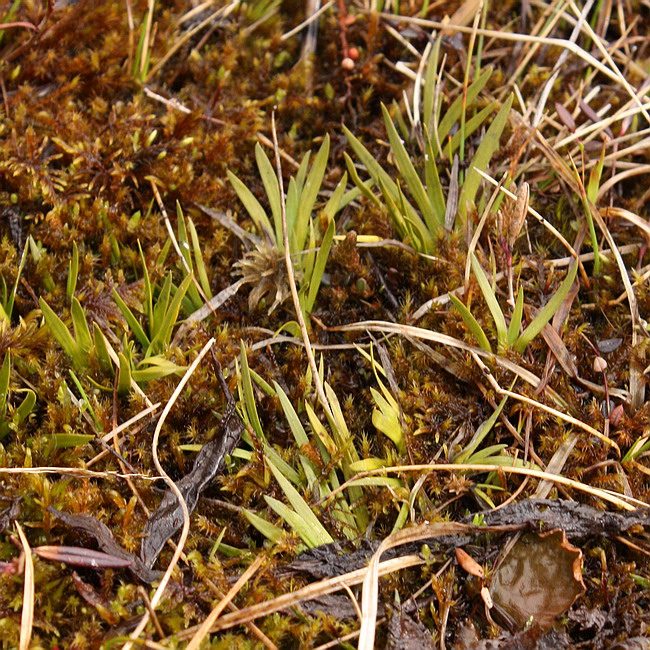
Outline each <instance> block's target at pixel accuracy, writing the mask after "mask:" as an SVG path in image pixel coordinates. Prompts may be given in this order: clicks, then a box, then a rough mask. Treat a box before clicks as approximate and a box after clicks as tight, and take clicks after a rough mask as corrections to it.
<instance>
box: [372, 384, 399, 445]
mask: <svg viewBox="0 0 650 650" xmlns="http://www.w3.org/2000/svg"><path fill="white" fill-rule="evenodd" d="M370 393H371V394H372V397H373V399H374V401H375V404H376V405H377V406H378V407H379V409H373V412H372V423H373V425H374V426H375V428H376V429H377V430H378V431H381V432H382V433H383V434H384V435H385V436H387V437H388V438H389V439H390V440H391V441H392V442H393V444H394V445H395V446H396V447H397V450H398V452H399V453H400V454H404V453H405V452H406V440H405V439H404V432H403V431H402V426H401V424H400V421H399V409H398V408H396V405H395V404H394V403H393V404H391V403H390V402H389V401H388V400H387V399H385V398H384V396H383V395H382V394H381V393H380V392H379V391H378V390H376V389H375V388H370Z"/></svg>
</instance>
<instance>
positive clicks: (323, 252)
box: [304, 219, 336, 314]
mask: <svg viewBox="0 0 650 650" xmlns="http://www.w3.org/2000/svg"><path fill="white" fill-rule="evenodd" d="M335 228H336V226H335V224H334V220H333V219H330V222H329V224H328V226H327V230H326V231H325V235H324V236H323V241H322V242H321V245H320V249H319V250H318V253H317V255H316V262H315V264H314V269H313V271H312V274H311V277H310V278H309V292H308V293H307V300H306V301H305V304H304V309H305V312H306V313H307V314H310V313H311V310H312V309H313V308H314V303H315V302H316V296H317V294H318V290H319V289H320V284H321V281H322V279H323V273H324V272H325V266H326V264H327V259H328V258H329V254H330V250H331V248H332V240H333V238H334V231H335Z"/></svg>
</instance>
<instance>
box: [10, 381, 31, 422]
mask: <svg viewBox="0 0 650 650" xmlns="http://www.w3.org/2000/svg"><path fill="white" fill-rule="evenodd" d="M21 392H22V391H21ZM24 392H25V398H24V399H23V401H22V402H21V403H20V405H19V406H18V407H17V408H16V410H15V412H14V417H13V420H14V422H15V423H16V424H20V423H21V422H24V421H25V420H26V419H27V418H28V416H29V414H30V413H31V412H32V411H33V410H34V406H35V405H36V393H35V392H34V391H33V390H31V388H25V389H24Z"/></svg>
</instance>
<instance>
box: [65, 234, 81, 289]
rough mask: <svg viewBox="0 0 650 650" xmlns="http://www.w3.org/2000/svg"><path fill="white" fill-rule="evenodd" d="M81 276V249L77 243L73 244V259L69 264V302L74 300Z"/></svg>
mask: <svg viewBox="0 0 650 650" xmlns="http://www.w3.org/2000/svg"><path fill="white" fill-rule="evenodd" d="M78 276H79V249H78V248H77V242H76V241H75V242H72V259H71V260H70V264H68V281H67V284H66V295H67V297H68V300H72V296H74V292H75V290H76V288H77V278H78Z"/></svg>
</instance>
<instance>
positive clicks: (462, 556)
mask: <svg viewBox="0 0 650 650" xmlns="http://www.w3.org/2000/svg"><path fill="white" fill-rule="evenodd" d="M456 559H457V560H458V564H460V566H461V567H463V569H464V570H465V571H466V572H467V573H469V574H470V575H472V576H476V577H477V578H480V579H481V580H483V578H484V577H485V572H484V571H483V567H482V566H481V565H480V564H479V563H478V562H477V561H476V560H475V559H474V558H473V557H472V556H471V555H469V554H468V553H466V552H465V551H463V549H462V548H457V549H456Z"/></svg>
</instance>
